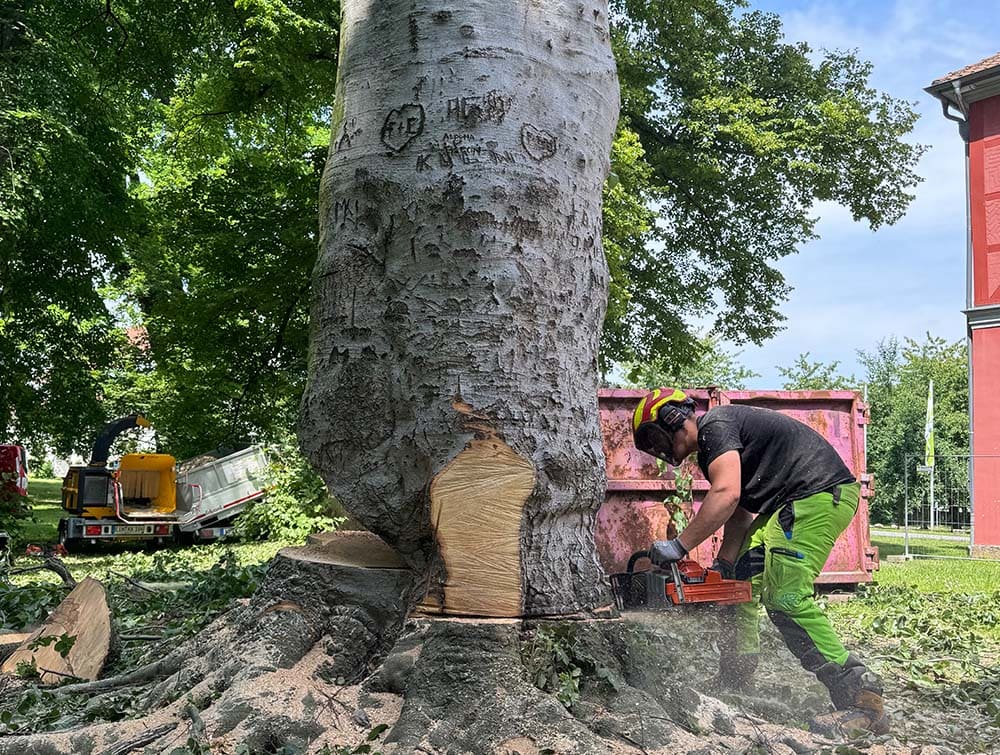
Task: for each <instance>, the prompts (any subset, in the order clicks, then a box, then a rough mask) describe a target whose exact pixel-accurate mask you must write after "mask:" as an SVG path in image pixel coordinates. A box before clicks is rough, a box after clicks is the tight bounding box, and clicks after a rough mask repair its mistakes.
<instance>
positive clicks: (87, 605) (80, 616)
mask: <svg viewBox="0 0 1000 755" xmlns="http://www.w3.org/2000/svg"><path fill="white" fill-rule="evenodd" d="M63 634H67V635H71V636H72V635H75V636H76V642H75V643H74V644H73V647H72V648H71V649H70V651H69V654H68V655H67V657H66V658H63V657H62V656H60V655H59V653H58V652H57V651H56V650H55V648H54V646H53V645H47V646H45V647H40V648H36V649H35V650H31V649H29V646H30V645H31V643H32V642H34V640H36V639H37V638H39V637H49V636H55V637H59V636H61V635H63ZM110 648H111V612H110V610H109V609H108V600H107V595H106V594H105V592H104V586H103V585H102V584H101V583H100V582H98V581H97V580H96V579H92V578H90V577H88V578H87V579H85V580H83V581H82V582H81V583H80V584H79V585H77V586H76V588H75V589H74V590H73V591H72V592H71V593H70V594H69V595H67V596H66V598H65V600H63V602H62V603H60V604H59V605H58V606H57V607H56V609H55V610H54V611H53V612H52V613H51V614H50V615H49V617H48V619H46V620H45V623H43V624H42V625H41V626H40V627H38V629H36V630H35V631H34V632H32V633H31V634H30V635H29V636H28V637H27V638H25V640H24V641H23V642H22V643H21V645H20V647H18V649H17V650H15V651H14V652H13V653H12V654H11V655H10V657H8V658H7V660H6V661H4V663H3V666H0V672H3V673H5V674H12V673H14V672H15V671H16V670H17V664H18V663H21V662H22V661H25V662H30V661H31V660H32V658H34V660H35V665H36V666H37V667H38V668H39V669H48V670H50V671H51V672H55V673H48V672H45V673H42V675H41V681H42V683H44V684H55V683H57V682H59V681H61V680H62V679H64V678H65V677H66V676H75V677H77V678H79V679H96V678H97V677H98V675H99V674H100V673H101V668H102V667H103V666H104V662H105V660H107V657H108V652H109V650H110Z"/></svg>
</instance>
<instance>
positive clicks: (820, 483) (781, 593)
mask: <svg viewBox="0 0 1000 755" xmlns="http://www.w3.org/2000/svg"><path fill="white" fill-rule="evenodd" d="M632 430H633V438H634V442H635V446H636V448H638V449H639V450H640V451H644V452H645V453H648V454H651V455H653V456H655V457H657V458H659V459H662V460H663V461H665V462H667V463H668V464H671V465H673V466H677V465H678V464H680V462H681V461H683V460H684V459H686V458H687V457H688V456H689V455H690V454H692V453H695V452H697V460H698V466H699V467H700V469H701V471H702V473H703V474H704V475H705V477H706V478H707V479H708V481H709V483H710V488H709V490H708V492H707V493H706V495H705V499H704V501H703V502H702V504H701V507H700V509H699V511H698V513H697V514H696V515H695V516H694V517H692V519H691V521H690V522H689V523H688V525H687V527H686V528H685V529H684V530H683V532H681V534H680V535H679V536H678V537H675V538H673V539H672V540H658V541H656V542H654V543H653V545H652V547H651V549H650V560H651V561H652V562H653V564H654V565H656V566H667V565H669V564H671V563H673V562H676V561H680V560H681V559H683V558H685V557H686V556H687V554H688V553H689V552H690V551H691V550H693V549H694V548H695V547H697V546H698V544H699V543H701V542H702V541H703V540H705V539H706V538H708V537H709V536H711V535H712V533H714V532H716V531H717V530H718V529H719V528H720V527H722V528H723V538H722V545H721V546H720V548H719V553H718V558H717V559H716V561H715V563H714V564H713V568H715V569H717V570H718V571H720V572H722V574H723V576H725V577H728V578H738V579H748V580H749V581H750V583H751V589H752V595H753V600H752V602H750V603H744V604H742V605H741V606H739V607H738V608H737V609H736V611H737V612H736V616H735V617H734V621H733V622H732V624H730V629H731V631H732V633H733V634H734V635H735V636H732V637H729V638H727V641H726V643H725V645H724V646H723V643H720V646H722V647H720V650H721V652H722V658H721V661H720V674H719V677H717V679H718V680H720V681H722V682H723V683H728V684H731V685H733V686H736V687H740V686H745V685H747V684H748V683H749V682H750V679H751V678H752V675H753V673H754V671H755V670H756V665H757V659H758V656H759V651H760V644H759V637H758V629H759V624H758V622H759V615H760V612H759V604H760V603H761V602H762V603H763V605H764V607H765V608H766V609H767V613H768V616H770V618H771V621H773V622H774V624H775V625H776V626H777V628H778V630H779V631H780V632H781V635H782V637H783V638H784V640H785V644H786V645H788V649H789V650H791V651H792V653H793V654H794V655H795V656H796V657H797V658H798V659H799V661H800V662H801V663H802V666H803V668H805V669H806V670H808V671H811V672H812V673H814V674H815V675H816V677H817V678H818V679H819V680H820V681H821V682H822V683H823V684H824V685H825V686H826V688H827V689H828V690H829V691H830V697H831V700H832V701H833V705H834V708H835V709H836V711H837V712H836V713H833V714H828V715H826V716H821V717H819V718H818V719H817V720H816V725H815V727H814V728H815V729H817V730H819V731H824V730H825V731H827V732H836V731H837V730H838V729H839V730H840V732H841V733H845V732H849V731H850V730H853V729H867V730H870V731H873V732H876V733H884V732H885V731H887V729H888V726H887V719H886V716H885V713H884V711H883V704H882V684H881V681H880V679H879V678H878V676H877V675H876V674H875V673H873V672H872V671H870V670H869V669H868V668H866V667H865V665H864V664H863V663H862V662H861V660H860V659H859V658H857V657H856V656H855V655H854V654H852V653H849V652H848V651H847V649H846V648H845V647H844V645H843V644H842V643H841V641H840V640H839V639H838V638H837V635H836V634H835V633H834V631H833V627H832V626H831V625H830V622H829V620H828V619H827V618H826V615H825V614H824V613H823V612H822V611H821V610H820V608H819V606H817V605H816V602H815V600H814V599H813V591H814V586H813V585H814V582H815V580H816V577H818V576H819V573H820V570H822V568H823V564H825V563H826V559H827V557H828V556H829V555H830V550H831V549H832V548H833V544H834V542H835V541H836V539H837V536H838V535H840V533H841V532H843V531H844V529H845V528H846V527H847V525H848V524H849V523H850V521H851V519H852V518H853V517H854V514H855V512H856V511H857V508H858V500H859V497H860V485H859V484H858V481H857V480H856V479H855V478H854V475H853V474H851V471H850V470H849V469H848V468H847V466H846V465H845V464H844V462H843V460H842V459H841V458H840V455H839V454H838V453H837V451H836V450H835V449H834V448H833V446H831V445H830V444H829V443H828V442H827V441H826V439H824V438H823V437H822V436H821V435H820V434H819V433H817V432H816V431H815V430H813V429H812V428H811V427H809V426H808V425H805V424H803V423H801V422H798V421H797V420H795V419H792V418H791V417H787V416H785V415H784V414H781V413H780V412H776V411H772V410H770V409H763V408H759V407H752V406H740V405H728V406H718V407H715V408H713V409H711V410H709V411H708V412H706V413H705V414H703V415H702V416H700V417H696V416H695V404H694V401H693V399H691V398H690V397H688V396H687V395H686V394H685V393H684V392H683V391H679V390H675V389H672V388H660V389H658V390H655V391H652V392H651V393H649V394H647V395H646V396H645V397H643V399H642V400H641V401H640V402H639V405H638V406H637V407H636V409H635V414H634V416H633V424H632Z"/></svg>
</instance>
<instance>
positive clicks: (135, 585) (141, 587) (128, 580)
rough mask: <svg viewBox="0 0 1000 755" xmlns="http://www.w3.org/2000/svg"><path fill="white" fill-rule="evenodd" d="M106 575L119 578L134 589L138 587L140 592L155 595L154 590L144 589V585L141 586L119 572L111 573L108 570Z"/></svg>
mask: <svg viewBox="0 0 1000 755" xmlns="http://www.w3.org/2000/svg"><path fill="white" fill-rule="evenodd" d="M108 574H113V575H114V576H116V577H121V578H122V579H124V580H125V581H126V582H128V583H129V584H130V585H133V586H134V587H138V588H139V589H140V590H145V591H146V592H148V593H152V594H154V595H155V594H156V590H154V589H152V588H151V587H146V586H145V585H143V584H141V583H139V582H136V581H135V580H134V579H132V578H131V577H130V576H128V575H127V574H122V573H121V572H117V571H111V570H110V569H109V570H108Z"/></svg>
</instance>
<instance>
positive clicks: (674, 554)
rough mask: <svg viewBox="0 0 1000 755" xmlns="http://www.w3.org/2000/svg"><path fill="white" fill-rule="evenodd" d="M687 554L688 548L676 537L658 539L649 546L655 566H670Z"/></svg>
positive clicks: (651, 559)
mask: <svg viewBox="0 0 1000 755" xmlns="http://www.w3.org/2000/svg"><path fill="white" fill-rule="evenodd" d="M687 554H688V552H687V548H685V547H684V546H683V545H681V541H680V540H678V539H677V538H676V537H675V538H674V539H673V540H656V541H654V543H653V544H652V545H651V546H650V547H649V560H650V561H652V562H653V566H668V565H670V564H672V563H674V562H675V561H680V560H681V559H683V558H684V557H685V556H687Z"/></svg>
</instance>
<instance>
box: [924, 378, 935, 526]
mask: <svg viewBox="0 0 1000 755" xmlns="http://www.w3.org/2000/svg"><path fill="white" fill-rule="evenodd" d="M924 465H925V466H928V467H930V468H931V495H930V504H931V512H930V514H931V516H930V520H931V529H934V527H935V526H936V525H937V512H935V510H934V381H933V380H931V381H930V382H929V383H928V385H927V420H926V423H925V425H924Z"/></svg>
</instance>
